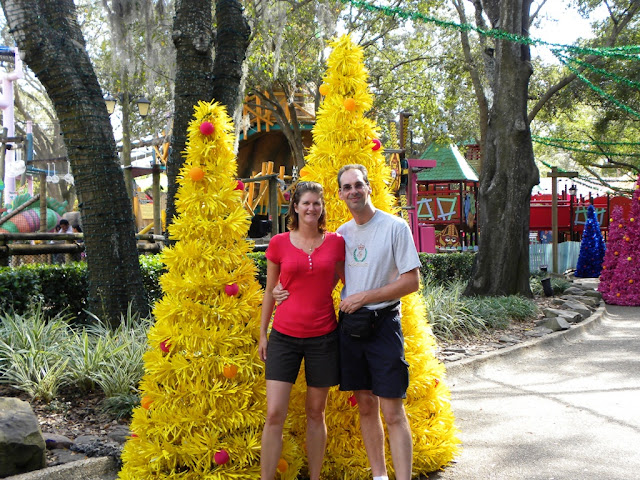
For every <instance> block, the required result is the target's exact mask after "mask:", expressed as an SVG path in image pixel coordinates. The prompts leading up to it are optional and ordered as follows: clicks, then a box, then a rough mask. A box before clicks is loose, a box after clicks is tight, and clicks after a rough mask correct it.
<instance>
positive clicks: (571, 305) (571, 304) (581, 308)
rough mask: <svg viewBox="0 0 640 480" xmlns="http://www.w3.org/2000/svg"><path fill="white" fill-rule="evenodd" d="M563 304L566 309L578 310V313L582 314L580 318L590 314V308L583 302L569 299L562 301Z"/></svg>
mask: <svg viewBox="0 0 640 480" xmlns="http://www.w3.org/2000/svg"><path fill="white" fill-rule="evenodd" d="M564 306H565V307H566V308H567V310H572V311H574V312H578V313H579V314H580V315H582V318H588V317H590V316H591V310H590V309H589V307H587V306H586V305H585V304H584V303H580V302H575V301H571V300H569V301H567V302H564Z"/></svg>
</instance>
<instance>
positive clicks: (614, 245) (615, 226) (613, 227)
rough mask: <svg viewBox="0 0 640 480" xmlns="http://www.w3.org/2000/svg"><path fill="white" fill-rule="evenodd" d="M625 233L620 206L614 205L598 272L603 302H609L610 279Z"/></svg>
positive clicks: (616, 263)
mask: <svg viewBox="0 0 640 480" xmlns="http://www.w3.org/2000/svg"><path fill="white" fill-rule="evenodd" d="M625 234H626V226H625V224H624V219H623V218H622V207H615V208H614V209H613V212H612V213H611V218H610V219H609V233H608V235H607V250H606V252H605V254H604V260H603V262H602V272H601V273H600V284H599V285H598V290H599V291H600V293H602V297H603V298H604V300H605V302H607V303H609V291H610V290H611V281H612V280H613V275H614V272H615V269H616V267H617V266H618V259H619V258H620V250H621V248H622V243H621V242H624V238H623V237H624V236H625Z"/></svg>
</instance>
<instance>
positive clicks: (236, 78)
mask: <svg viewBox="0 0 640 480" xmlns="http://www.w3.org/2000/svg"><path fill="white" fill-rule="evenodd" d="M242 11H243V7H242V4H241V3H240V2H238V1H237V0H217V1H216V24H217V28H216V58H215V61H214V64H213V73H214V81H213V98H215V99H216V100H217V101H219V102H220V103H221V104H223V105H226V107H227V112H228V113H229V115H230V116H231V117H232V118H233V117H234V113H235V110H236V108H237V107H238V105H239V104H240V103H241V102H242V92H240V89H239V88H238V87H239V86H240V83H241V82H242V62H243V61H244V59H245V57H246V54H247V48H249V35H250V34H251V28H250V27H249V24H248V23H247V20H246V19H245V18H244V16H243V15H242Z"/></svg>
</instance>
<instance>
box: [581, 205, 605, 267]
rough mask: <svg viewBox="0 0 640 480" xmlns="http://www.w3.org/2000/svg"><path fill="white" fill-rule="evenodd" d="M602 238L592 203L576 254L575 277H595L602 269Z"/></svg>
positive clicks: (603, 248)
mask: <svg viewBox="0 0 640 480" xmlns="http://www.w3.org/2000/svg"><path fill="white" fill-rule="evenodd" d="M604 252H605V246H604V240H603V238H602V232H600V223H599V222H598V219H597V218H596V212H595V210H594V208H593V205H589V208H588V209H587V223H586V224H585V226H584V231H583V232H582V242H581V243H580V255H579V256H578V266H577V267H576V273H575V276H576V277H583V278H597V277H599V276H600V271H601V270H602V261H603V259H604Z"/></svg>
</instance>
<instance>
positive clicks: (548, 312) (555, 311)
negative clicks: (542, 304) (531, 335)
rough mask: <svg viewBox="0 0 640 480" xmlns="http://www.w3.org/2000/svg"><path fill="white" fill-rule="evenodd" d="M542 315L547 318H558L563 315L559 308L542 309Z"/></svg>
mask: <svg viewBox="0 0 640 480" xmlns="http://www.w3.org/2000/svg"><path fill="white" fill-rule="evenodd" d="M542 313H544V316H545V317H547V318H554V317H559V316H560V315H562V314H563V313H564V310H560V309H559V308H543V309H542Z"/></svg>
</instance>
